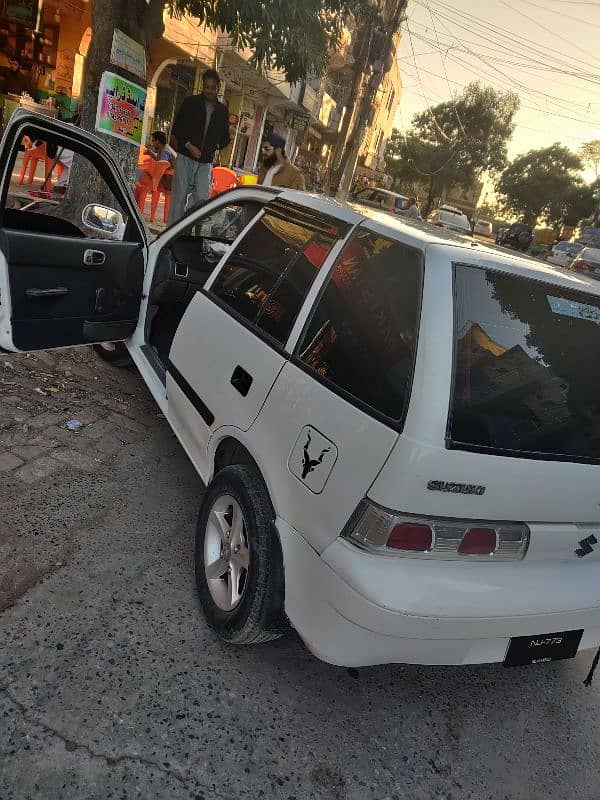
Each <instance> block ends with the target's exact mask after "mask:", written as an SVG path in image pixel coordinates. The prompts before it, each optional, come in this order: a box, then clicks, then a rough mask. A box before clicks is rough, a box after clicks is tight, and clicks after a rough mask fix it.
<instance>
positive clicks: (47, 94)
mask: <svg viewBox="0 0 600 800" xmlns="http://www.w3.org/2000/svg"><path fill="white" fill-rule="evenodd" d="M89 39H90V6H89V3H88V2H85V1H84V0H2V1H0V105H1V108H2V120H3V124H5V123H6V121H7V120H8V119H9V117H10V115H11V114H12V113H13V111H14V110H15V109H16V108H18V107H19V106H21V107H25V108H29V109H31V110H35V111H37V112H39V113H42V114H46V115H48V116H52V117H60V118H61V119H65V120H72V119H73V118H74V117H75V116H76V114H77V110H78V106H79V95H80V93H81V82H82V80H81V79H82V74H83V63H84V59H85V55H86V53H87V46H88V45H89Z"/></svg>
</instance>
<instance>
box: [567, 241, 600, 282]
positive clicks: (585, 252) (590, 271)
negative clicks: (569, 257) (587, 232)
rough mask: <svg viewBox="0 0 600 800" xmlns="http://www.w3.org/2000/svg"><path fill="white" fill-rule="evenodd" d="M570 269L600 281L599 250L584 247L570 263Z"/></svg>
mask: <svg viewBox="0 0 600 800" xmlns="http://www.w3.org/2000/svg"><path fill="white" fill-rule="evenodd" d="M571 269H572V270H575V272H585V273H586V274H587V275H589V276H590V278H594V279H595V280H600V248H597V247H584V248H583V249H582V250H580V251H579V253H578V254H577V255H576V256H575V258H574V259H573V261H572V262H571Z"/></svg>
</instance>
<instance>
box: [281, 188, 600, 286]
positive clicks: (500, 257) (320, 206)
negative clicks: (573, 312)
mask: <svg viewBox="0 0 600 800" xmlns="http://www.w3.org/2000/svg"><path fill="white" fill-rule="evenodd" d="M279 196H280V197H283V198H285V199H286V200H289V201H290V202H295V203H299V204H300V205H307V206H309V207H310V208H313V209H314V210H315V211H320V212H321V213H324V214H331V215H332V216H336V217H338V218H339V219H341V220H342V221H344V222H347V223H349V224H350V225H361V224H362V225H363V226H364V227H365V228H367V229H369V230H372V231H374V232H375V233H379V234H380V235H382V236H387V237H388V238H399V239H400V240H401V241H402V242H403V243H404V244H407V245H409V246H412V247H415V248H417V249H419V250H422V251H425V252H431V253H434V252H437V253H440V254H443V255H445V256H446V258H448V259H449V260H450V261H452V262H458V263H461V264H467V265H472V266H478V267H484V268H488V269H494V270H497V271H500V272H507V273H511V274H513V275H516V276H520V277H527V278H530V279H532V280H537V281H542V282H544V283H553V284H557V285H559V286H562V287H564V288H566V289H572V290H574V291H581V292H588V293H590V294H594V295H599V296H600V281H596V280H594V279H592V278H586V277H585V276H584V274H577V273H575V272H572V271H564V270H562V269H561V268H560V267H556V266H554V265H553V264H548V263H547V262H545V261H539V260H538V259H536V258H533V257H532V256H526V255H524V254H522V253H516V252H512V251H508V250H506V249H505V248H503V247H499V246H497V245H494V244H492V243H489V244H488V243H484V242H479V241H477V240H474V239H471V238H470V237H466V236H461V235H460V234H459V233H454V232H453V231H448V230H445V229H443V228H437V227H434V226H433V225H430V224H429V223H427V222H425V221H421V220H416V219H410V218H408V217H404V216H401V215H398V216H396V215H391V214H386V213H385V212H383V211H379V210H376V209H373V208H368V207H367V206H362V205H360V204H358V203H347V202H343V201H339V200H334V199H332V198H329V197H324V196H323V195H318V194H309V193H307V192H297V191H295V190H292V189H284V190H283V191H282V193H281V194H280V195H279ZM599 252H600V251H599Z"/></svg>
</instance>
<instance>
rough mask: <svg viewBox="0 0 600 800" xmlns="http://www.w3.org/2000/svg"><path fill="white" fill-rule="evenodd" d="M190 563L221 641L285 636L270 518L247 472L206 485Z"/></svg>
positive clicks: (262, 491)
mask: <svg viewBox="0 0 600 800" xmlns="http://www.w3.org/2000/svg"><path fill="white" fill-rule="evenodd" d="M195 560H196V584H197V587H198V594H199V597H200V605H201V606H202V610H203V611H204V615H205V617H206V619H207V622H208V624H209V626H210V627H211V628H212V629H213V630H214V631H215V632H216V633H217V634H218V636H219V637H220V638H221V639H223V640H225V641H227V642H232V643H235V644H256V643H259V642H266V641H269V640H270V639H275V638H277V637H278V636H281V634H282V633H284V632H285V630H286V627H287V626H286V621H285V613H284V572H283V559H282V556H281V548H280V545H279V539H278V536H277V532H276V530H275V523H274V512H273V508H272V506H271V502H270V499H269V495H268V493H267V490H266V487H265V485H264V483H263V481H262V479H261V477H260V476H259V475H258V474H257V473H256V471H255V470H254V469H252V468H251V467H246V466H232V467H226V468H225V469H223V470H221V472H218V473H217V475H216V476H215V478H214V479H213V480H212V482H211V483H210V485H209V487H208V489H207V490H206V495H205V497H204V500H203V502H202V507H201V509H200V515H199V518H198V527H197V531H196V559H195Z"/></svg>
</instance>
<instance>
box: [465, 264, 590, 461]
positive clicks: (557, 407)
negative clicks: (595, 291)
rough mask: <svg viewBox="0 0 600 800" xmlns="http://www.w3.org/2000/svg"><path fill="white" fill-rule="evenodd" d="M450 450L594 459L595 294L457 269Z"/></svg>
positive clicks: (531, 456) (488, 272)
mask: <svg viewBox="0 0 600 800" xmlns="http://www.w3.org/2000/svg"><path fill="white" fill-rule="evenodd" d="M455 296H456V329H455V366H454V369H455V380H454V391H453V398H452V408H451V416H450V427H449V434H450V437H449V438H450V446H454V447H458V448H460V449H479V450H484V451H487V452H490V451H491V452H496V453H504V454H507V455H517V456H519V455H520V456H526V457H529V458H535V457H539V458H546V459H555V460H556V459H558V460H581V459H584V460H594V461H598V460H600V392H599V391H598V385H599V383H600V298H599V297H595V296H594V295H585V294H581V293H579V292H573V291H570V290H566V289H563V288H562V287H560V286H552V285H550V284H543V283H538V282H537V281H532V280H530V279H528V278H524V277H518V276H515V275H507V274H502V273H498V272H493V271H486V270H483V269H478V268H476V267H467V266H462V265H458V266H456V267H455Z"/></svg>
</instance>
